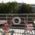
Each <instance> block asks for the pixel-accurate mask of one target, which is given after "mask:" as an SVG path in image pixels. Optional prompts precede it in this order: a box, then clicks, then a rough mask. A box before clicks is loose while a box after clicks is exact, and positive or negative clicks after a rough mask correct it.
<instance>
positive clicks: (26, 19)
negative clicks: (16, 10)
mask: <svg viewBox="0 0 35 35" xmlns="http://www.w3.org/2000/svg"><path fill="white" fill-rule="evenodd" d="M10 17H12V18H13V17H20V18H21V23H20V24H18V25H12V28H16V29H18V30H16V29H15V30H14V31H18V32H13V31H11V32H8V33H4V32H0V35H35V34H30V33H25V32H23V31H21V30H20V31H19V29H24V28H25V27H24V26H23V25H24V23H34V20H35V13H29V14H27V13H26V14H0V20H2V19H3V20H8V18H10ZM12 18H11V20H12ZM34 25H35V23H34ZM14 26H15V27H14Z"/></svg>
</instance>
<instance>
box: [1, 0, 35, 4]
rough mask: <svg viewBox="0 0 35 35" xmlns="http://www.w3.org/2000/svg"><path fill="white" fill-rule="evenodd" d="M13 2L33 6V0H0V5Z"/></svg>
mask: <svg viewBox="0 0 35 35" xmlns="http://www.w3.org/2000/svg"><path fill="white" fill-rule="evenodd" d="M15 1H16V2H18V3H27V4H35V0H0V3H2V2H3V3H7V2H15Z"/></svg>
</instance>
